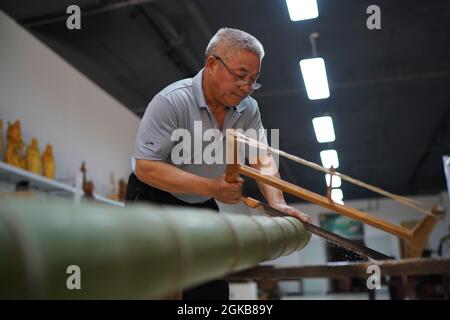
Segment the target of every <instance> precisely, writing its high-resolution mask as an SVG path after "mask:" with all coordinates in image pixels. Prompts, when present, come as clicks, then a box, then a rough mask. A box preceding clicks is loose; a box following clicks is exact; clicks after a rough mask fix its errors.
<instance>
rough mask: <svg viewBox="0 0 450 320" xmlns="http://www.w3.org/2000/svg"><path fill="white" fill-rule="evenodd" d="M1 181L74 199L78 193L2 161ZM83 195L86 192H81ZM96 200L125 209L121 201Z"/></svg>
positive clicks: (63, 184)
mask: <svg viewBox="0 0 450 320" xmlns="http://www.w3.org/2000/svg"><path fill="white" fill-rule="evenodd" d="M0 180H2V181H7V182H9V183H12V184H16V183H18V182H20V181H24V180H25V181H28V182H29V183H30V189H35V190H36V189H37V190H40V191H43V192H51V193H53V194H58V195H61V196H65V197H70V198H73V197H74V196H75V194H76V192H77V190H76V188H75V187H72V186H70V185H67V184H65V183H62V182H59V181H56V180H53V179H49V178H47V177H44V176H41V175H38V174H35V173H32V172H30V171H27V170H24V169H20V168H17V167H14V166H12V165H9V164H7V163H5V162H2V161H0ZM81 194H84V192H83V191H82V190H81ZM94 198H95V200H97V201H99V202H104V203H109V204H112V205H116V206H121V207H123V206H124V204H123V203H122V202H119V201H114V200H111V199H108V198H106V197H103V196H101V195H99V194H96V193H94Z"/></svg>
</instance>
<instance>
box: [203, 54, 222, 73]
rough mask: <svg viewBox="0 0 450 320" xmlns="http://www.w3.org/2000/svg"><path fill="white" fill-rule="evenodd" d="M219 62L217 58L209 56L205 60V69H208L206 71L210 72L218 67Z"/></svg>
mask: <svg viewBox="0 0 450 320" xmlns="http://www.w3.org/2000/svg"><path fill="white" fill-rule="evenodd" d="M218 62H219V61H217V59H215V58H214V57H212V56H209V57H208V58H207V59H206V61H205V69H206V71H208V72H211V71H215V70H216V68H217V63H218Z"/></svg>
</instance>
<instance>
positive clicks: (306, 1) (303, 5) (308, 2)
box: [286, 0, 319, 21]
mask: <svg viewBox="0 0 450 320" xmlns="http://www.w3.org/2000/svg"><path fill="white" fill-rule="evenodd" d="M286 4H287V7H288V10H289V17H290V18H291V20H292V21H299V20H307V19H314V18H317V17H318V16H319V10H318V9H317V1H316V0H286Z"/></svg>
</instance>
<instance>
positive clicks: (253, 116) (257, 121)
mask: <svg viewBox="0 0 450 320" xmlns="http://www.w3.org/2000/svg"><path fill="white" fill-rule="evenodd" d="M249 112H250V114H249V117H248V121H247V123H246V126H245V131H246V132H249V129H254V130H256V133H257V137H255V138H256V139H255V140H258V141H259V142H260V143H263V144H268V143H267V136H266V132H265V130H264V126H263V124H262V122H261V114H260V112H259V108H258V104H257V102H256V101H255V100H253V105H252V106H251V107H249ZM252 138H254V137H252Z"/></svg>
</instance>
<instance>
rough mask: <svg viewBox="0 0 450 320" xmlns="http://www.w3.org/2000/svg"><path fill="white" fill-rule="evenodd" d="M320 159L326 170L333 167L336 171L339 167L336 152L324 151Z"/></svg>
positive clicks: (321, 152)
mask: <svg viewBox="0 0 450 320" xmlns="http://www.w3.org/2000/svg"><path fill="white" fill-rule="evenodd" d="M320 159H321V160H322V166H323V167H325V168H331V166H333V168H334V169H336V168H338V167H339V160H338V155H337V152H336V150H333V149H331V150H324V151H320Z"/></svg>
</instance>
